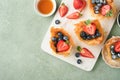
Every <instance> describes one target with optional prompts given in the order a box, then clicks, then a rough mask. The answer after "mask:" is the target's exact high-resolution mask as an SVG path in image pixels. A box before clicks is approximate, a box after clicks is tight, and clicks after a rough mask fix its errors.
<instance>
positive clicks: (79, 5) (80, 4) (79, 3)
mask: <svg viewBox="0 0 120 80" xmlns="http://www.w3.org/2000/svg"><path fill="white" fill-rule="evenodd" d="M73 6H74V8H75V9H78V10H79V11H82V10H83V9H84V8H85V6H86V1H85V0H74V1H73Z"/></svg>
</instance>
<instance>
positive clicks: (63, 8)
mask: <svg viewBox="0 0 120 80" xmlns="http://www.w3.org/2000/svg"><path fill="white" fill-rule="evenodd" d="M67 12H68V7H67V6H66V5H65V4H64V3H62V4H61V6H60V8H59V13H60V16H61V17H64V16H65V15H66V14H67Z"/></svg>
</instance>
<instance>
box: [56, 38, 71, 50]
mask: <svg viewBox="0 0 120 80" xmlns="http://www.w3.org/2000/svg"><path fill="white" fill-rule="evenodd" d="M69 48H70V46H69V45H68V44H67V43H66V42H65V41H63V40H60V41H58V43H57V51H58V52H63V51H67V50H68V49H69Z"/></svg>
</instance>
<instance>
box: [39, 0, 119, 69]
mask: <svg viewBox="0 0 120 80" xmlns="http://www.w3.org/2000/svg"><path fill="white" fill-rule="evenodd" d="M114 1H115V4H116V7H117V10H119V8H120V7H119V3H120V1H119V0H114ZM63 2H64V3H65V4H66V5H67V6H68V7H69V12H68V13H67V14H70V13H73V12H74V11H76V10H75V9H74V8H73V0H63V1H62V3H63ZM115 18H116V17H114V18H111V19H102V20H99V21H100V23H101V25H102V26H103V29H104V31H105V39H104V41H103V43H102V44H100V45H97V46H89V45H87V44H85V43H83V42H80V41H79V40H78V38H77V37H76V35H75V33H74V30H73V29H74V24H75V23H78V22H80V21H82V20H87V19H91V20H92V19H95V18H94V17H92V16H91V13H90V11H89V8H88V5H87V6H86V8H85V10H84V11H83V16H82V17H81V18H80V19H78V20H68V19H66V16H65V17H63V18H61V17H60V15H59V12H58V10H57V12H56V14H55V17H54V19H53V21H52V23H51V25H50V26H49V29H48V31H47V33H46V35H45V37H44V39H43V42H42V44H41V48H42V49H43V50H44V51H45V52H47V53H48V54H50V55H52V56H55V57H57V58H59V59H61V60H63V61H65V62H68V63H70V64H72V65H74V66H76V67H78V68H81V69H83V70H86V71H91V70H92V69H93V67H94V65H95V63H96V61H97V59H98V56H99V54H100V51H101V49H102V47H103V45H104V42H105V40H106V38H107V36H108V34H109V32H110V30H111V28H112V26H113V24H114V21H115ZM57 19H59V20H60V21H61V24H59V25H56V24H55V20H57ZM52 26H54V27H59V28H60V27H62V28H64V29H65V30H66V31H67V32H68V33H69V34H70V35H71V37H72V38H73V41H74V43H75V45H76V46H81V47H85V48H88V49H89V50H90V51H91V52H92V53H93V54H94V56H95V58H93V59H90V58H84V57H80V59H82V61H83V63H82V64H77V58H75V52H77V51H76V48H73V49H72V51H71V53H70V55H69V56H68V57H63V56H61V55H57V54H54V53H52V50H51V48H50V46H49V41H50V36H51V35H50V28H51V27H52Z"/></svg>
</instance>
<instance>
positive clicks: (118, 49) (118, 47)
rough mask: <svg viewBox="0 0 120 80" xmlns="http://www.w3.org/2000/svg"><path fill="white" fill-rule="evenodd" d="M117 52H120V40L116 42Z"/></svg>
mask: <svg viewBox="0 0 120 80" xmlns="http://www.w3.org/2000/svg"><path fill="white" fill-rule="evenodd" d="M114 50H115V52H120V41H118V42H116V43H115V48H114Z"/></svg>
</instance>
